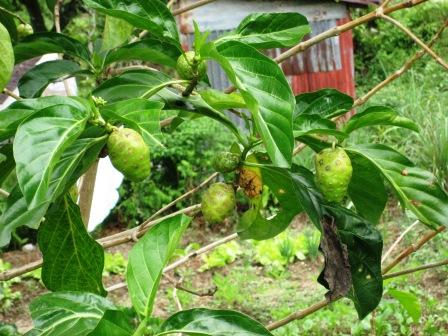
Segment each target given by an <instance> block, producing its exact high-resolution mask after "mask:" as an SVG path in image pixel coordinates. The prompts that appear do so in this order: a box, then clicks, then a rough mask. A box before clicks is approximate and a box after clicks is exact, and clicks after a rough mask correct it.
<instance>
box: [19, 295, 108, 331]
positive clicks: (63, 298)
mask: <svg viewBox="0 0 448 336" xmlns="http://www.w3.org/2000/svg"><path fill="white" fill-rule="evenodd" d="M115 309H116V308H115V306H114V305H113V304H112V303H111V302H110V301H109V300H107V299H105V298H103V297H101V296H98V295H95V294H90V293H79V292H56V293H49V294H44V295H41V296H39V297H38V298H36V299H34V300H33V301H32V302H31V304H30V311H31V317H32V318H33V322H34V328H33V329H32V330H31V331H29V332H28V333H27V334H26V335H27V336H37V335H40V336H61V335H70V336H86V335H89V333H90V332H91V331H92V330H94V329H95V327H96V326H97V324H98V322H99V321H100V320H101V318H102V317H103V315H104V313H105V312H106V311H107V310H115Z"/></svg>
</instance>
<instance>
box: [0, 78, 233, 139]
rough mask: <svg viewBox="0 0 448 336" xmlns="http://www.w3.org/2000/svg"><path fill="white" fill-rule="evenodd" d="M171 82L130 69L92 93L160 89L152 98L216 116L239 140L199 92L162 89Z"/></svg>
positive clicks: (134, 94) (116, 95) (120, 96)
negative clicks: (187, 92)
mask: <svg viewBox="0 0 448 336" xmlns="http://www.w3.org/2000/svg"><path fill="white" fill-rule="evenodd" d="M170 81H171V78H170V77H168V76H167V75H165V74H164V73H162V72H159V71H148V70H131V71H126V72H124V73H122V74H121V75H119V76H116V77H114V78H112V79H109V80H107V81H105V82H104V83H103V84H101V85H100V86H98V87H97V88H96V89H95V90H94V92H93V95H94V96H97V97H102V98H104V99H105V100H106V101H108V102H117V101H120V100H127V99H130V98H140V97H142V96H144V95H145V94H146V93H147V92H151V91H154V88H161V89H160V90H159V91H158V92H157V93H155V94H154V96H153V97H151V99H153V100H159V101H161V102H163V103H164V104H165V107H166V108H168V109H169V108H173V109H175V110H181V111H183V110H188V111H189V112H192V113H196V114H200V115H204V116H207V117H209V118H212V119H215V120H217V121H219V122H220V123H222V124H223V125H224V126H226V127H227V128H228V129H229V130H231V131H232V133H233V134H235V136H236V137H238V138H239V139H241V135H240V132H239V130H238V128H237V127H236V126H235V125H234V124H233V123H232V121H230V119H229V118H228V117H227V116H226V115H225V114H224V113H222V112H220V111H217V110H216V109H214V108H212V107H211V106H210V105H208V104H207V103H206V102H205V101H204V100H203V99H202V98H201V97H200V96H199V95H191V96H189V97H183V96H182V95H181V94H178V93H175V92H173V91H171V90H169V89H168V88H162V87H163V86H166V83H169V82H170ZM0 117H1V114H0Z"/></svg>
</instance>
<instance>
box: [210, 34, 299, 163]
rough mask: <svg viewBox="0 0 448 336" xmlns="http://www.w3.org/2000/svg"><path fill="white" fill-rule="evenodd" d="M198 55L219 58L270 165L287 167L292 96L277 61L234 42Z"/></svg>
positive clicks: (290, 151)
mask: <svg viewBox="0 0 448 336" xmlns="http://www.w3.org/2000/svg"><path fill="white" fill-rule="evenodd" d="M207 54H208V55H207ZM201 56H206V57H207V56H208V57H211V58H214V59H215V60H216V61H218V62H219V63H220V65H221V66H222V67H223V69H224V71H225V72H226V73H227V76H228V77H229V79H230V80H231V82H232V83H233V84H234V85H235V86H236V87H237V88H238V89H239V90H240V92H241V94H242V96H243V98H244V100H245V101H246V104H247V107H248V109H249V110H250V112H251V113H252V117H253V120H254V122H255V125H256V127H257V130H258V132H259V133H260V135H261V138H262V140H263V143H264V145H265V146H266V150H267V152H268V155H269V157H270V158H271V160H272V162H273V164H274V165H276V166H279V167H284V168H286V167H289V166H290V165H291V160H292V150H293V145H294V139H293V134H292V117H293V106H294V96H293V94H292V91H291V87H290V86H289V84H288V81H287V80H286V78H285V75H284V74H283V72H282V71H281V69H280V67H279V66H278V64H277V63H275V62H274V61H273V60H272V59H270V58H269V57H267V56H265V55H263V54H261V53H260V52H259V51H258V50H256V49H255V48H253V47H251V46H248V45H246V44H244V43H241V42H237V41H227V42H224V43H221V44H220V45H218V46H217V47H216V49H215V48H214V46H213V45H211V44H208V45H206V46H205V47H204V48H203V50H201ZM267 78H269V80H266V79H267Z"/></svg>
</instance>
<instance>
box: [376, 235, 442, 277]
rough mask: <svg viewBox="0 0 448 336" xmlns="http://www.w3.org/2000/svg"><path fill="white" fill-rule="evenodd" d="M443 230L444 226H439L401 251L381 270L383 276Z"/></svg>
mask: <svg viewBox="0 0 448 336" xmlns="http://www.w3.org/2000/svg"><path fill="white" fill-rule="evenodd" d="M445 229H446V227H445V226H440V227H439V228H438V229H437V230H434V231H431V232H429V233H427V234H426V235H424V236H423V237H422V238H421V239H420V240H419V241H417V243H415V244H412V245H411V246H409V247H408V248H406V249H405V250H403V251H402V252H401V253H400V254H399V255H398V256H397V257H396V258H395V259H394V260H393V261H392V262H391V263H390V264H389V265H387V266H386V267H384V268H383V274H386V273H388V272H389V271H390V270H391V269H392V268H394V267H395V266H396V265H397V264H398V263H400V262H401V261H402V260H403V259H405V258H407V257H408V256H409V255H411V254H412V253H414V252H416V251H418V250H419V249H420V248H421V247H422V246H423V245H425V244H426V243H427V242H428V241H430V240H431V239H432V238H434V237H435V236H437V235H438V234H439V233H440V232H443V231H444V230H445Z"/></svg>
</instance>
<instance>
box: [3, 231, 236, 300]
mask: <svg viewBox="0 0 448 336" xmlns="http://www.w3.org/2000/svg"><path fill="white" fill-rule="evenodd" d="M236 238H238V233H232V234H231V235H228V236H226V237H224V238H222V239H220V240H217V241H215V242H213V243H210V244H208V245H206V246H204V247H201V248H200V249H198V250H196V251H194V252H191V253H189V254H187V255H186V256H184V257H182V258H180V259H178V260H176V261H175V262H173V263H172V264H170V265H168V266H167V267H165V268H164V270H163V273H166V272H169V271H172V270H173V269H175V268H177V267H179V266H180V265H183V264H185V263H186V262H188V261H189V260H191V259H193V258H196V257H197V256H200V255H202V254H204V253H207V252H209V251H211V250H213V249H215V248H217V247H218V246H221V245H224V244H225V243H228V242H229V241H232V240H235V239H236ZM0 279H1V278H0ZM124 287H126V283H125V282H120V283H118V284H115V285H112V286H110V287H109V288H107V289H106V290H107V291H108V292H111V291H114V290H117V289H120V288H124Z"/></svg>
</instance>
